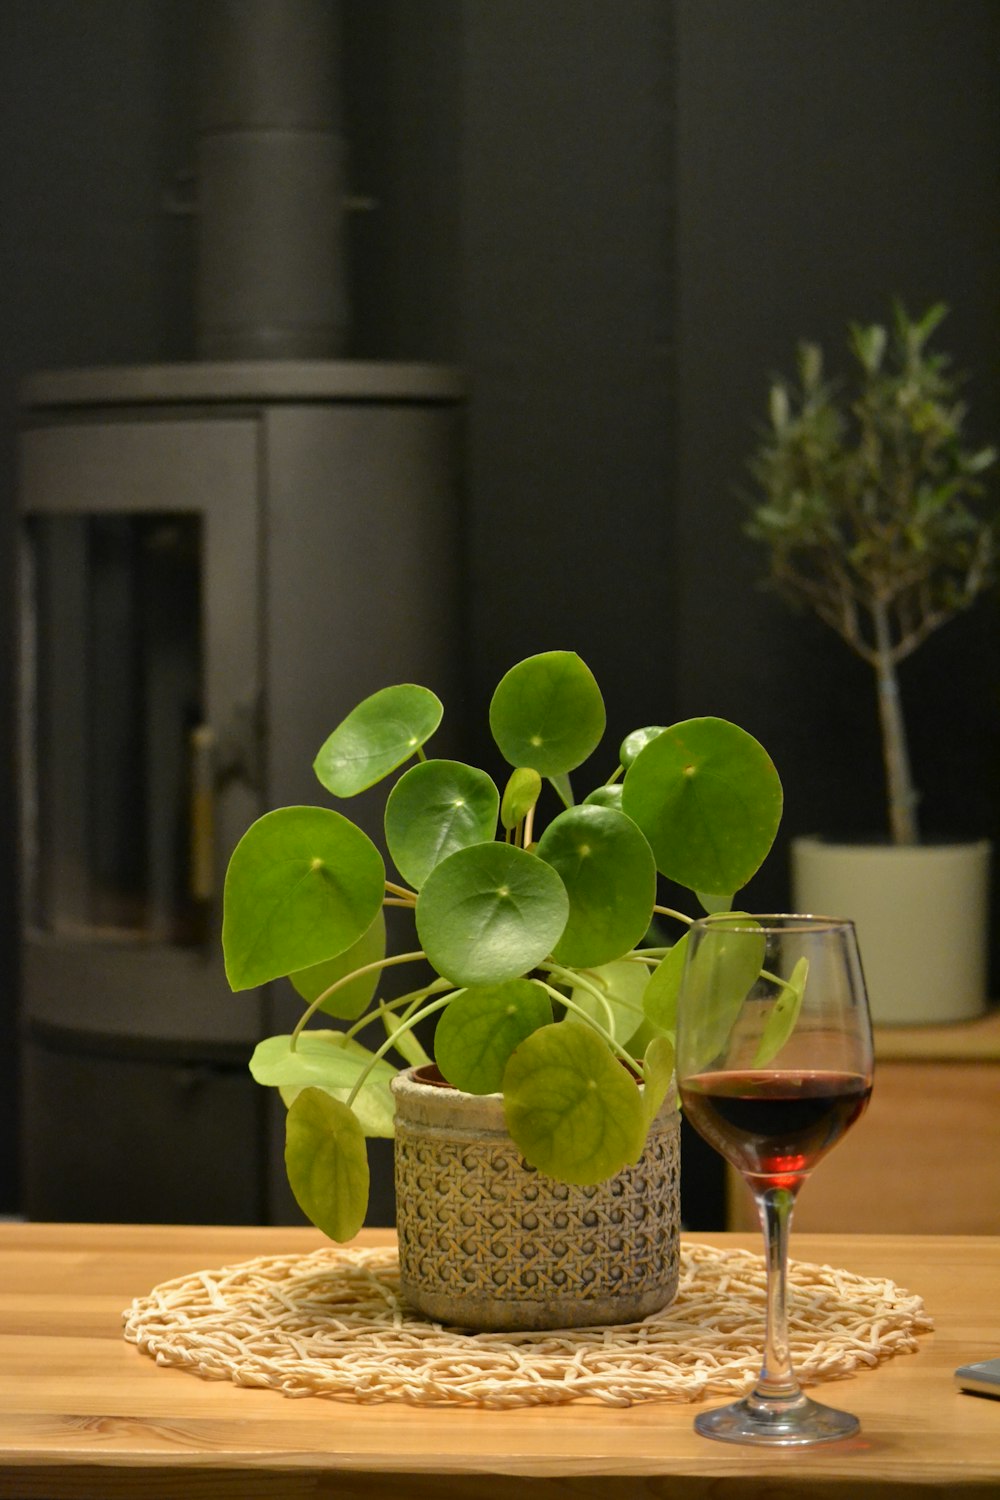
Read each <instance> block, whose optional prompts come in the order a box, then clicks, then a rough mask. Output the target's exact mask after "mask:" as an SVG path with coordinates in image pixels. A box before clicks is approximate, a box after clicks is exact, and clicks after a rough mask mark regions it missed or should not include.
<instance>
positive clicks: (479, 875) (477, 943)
mask: <svg viewBox="0 0 1000 1500" xmlns="http://www.w3.org/2000/svg"><path fill="white" fill-rule="evenodd" d="M568 915H569V897H568V896H567V895H566V889H565V887H564V885H563V883H562V881H561V880H560V879H559V876H558V875H557V874H556V872H555V870H553V869H552V867H551V865H547V864H546V863H545V861H544V860H541V859H538V858H537V857H536V856H535V855H534V854H527V853H526V852H525V851H524V850H523V849H517V848H515V847H514V846H513V845H510V844H497V843H493V844H476V845H475V846H473V847H472V848H470V849H459V850H458V851H457V852H456V853H455V854H451V855H449V856H448V858H447V859H446V860H443V861H442V862H441V864H439V865H438V866H436V868H435V869H433V870H432V871H431V873H430V875H428V877H427V879H426V881H425V882H424V885H423V888H422V889H421V891H420V894H419V896H418V897H417V910H416V919H417V934H418V936H419V938H420V945H421V947H422V948H423V950H424V952H425V953H426V954H427V958H428V960H429V962H430V963H431V964H432V965H433V967H434V968H435V969H436V970H437V972H438V973H439V974H441V975H443V976H444V978H446V979H450V980H451V981H452V983H453V984H456V985H475V984H501V983H502V982H503V981H504V980H505V979H517V978H518V977H519V976H520V975H522V974H526V973H527V972H528V970H529V969H533V968H534V966H535V964H537V963H540V962H541V960H542V959H543V958H547V957H548V955H549V954H550V953H551V952H552V949H553V948H554V947H555V945H556V943H557V942H558V941H559V938H560V936H561V935H562V930H563V928H564V927H565V925H566V918H567V916H568Z"/></svg>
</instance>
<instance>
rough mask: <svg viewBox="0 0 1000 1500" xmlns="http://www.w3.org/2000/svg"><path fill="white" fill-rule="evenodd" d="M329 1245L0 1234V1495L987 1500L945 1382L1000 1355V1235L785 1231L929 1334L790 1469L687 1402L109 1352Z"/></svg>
mask: <svg viewBox="0 0 1000 1500" xmlns="http://www.w3.org/2000/svg"><path fill="white" fill-rule="evenodd" d="M692 1238H694V1239H697V1240H699V1241H702V1242H704V1243H710V1244H723V1245H725V1244H732V1245H750V1246H751V1247H753V1248H756V1238H755V1237H754V1236H748V1235H710V1234H699V1235H696V1236H693V1237H692ZM389 1239H391V1234H390V1233H389V1232H388V1231H378V1230H374V1231H366V1232H365V1233H364V1234H363V1235H362V1236H361V1242H362V1243H371V1244H375V1243H385V1242H386V1241H387V1240H389ZM321 1243H323V1242H322V1239H321V1237H320V1236H319V1235H318V1234H317V1233H316V1232H315V1231H313V1230H309V1229H242V1228H240V1229H237V1228H191V1229H189V1228H183V1227H173V1226H171V1227H158V1226H121V1225H115V1226H102V1225H78V1226H73V1225H57V1224H52V1225H46V1224H2V1225H0V1497H5V1500H13V1497H18V1500H35V1497H40V1496H43V1497H59V1500H62V1497H66V1500H119V1497H123V1496H130V1497H133V1496H134V1497H142V1500H168V1497H169V1500H203V1497H210V1496H224V1497H237V1496H239V1497H243V1500H258V1497H269V1500H270V1497H274V1500H298V1497H305V1496H310V1497H322V1500H326V1497H331V1500H332V1497H334V1496H336V1497H337V1500H361V1497H365V1500H372V1497H376V1496H378V1497H400V1500H402V1497H407V1496H413V1497H417V1500H431V1497H434V1500H451V1497H466V1496H468V1497H473V1496H474V1497H475V1500H500V1497H505V1500H511V1497H517V1500H521V1496H522V1492H523V1496H524V1500H534V1497H537V1500H542V1497H546V1500H548V1497H552V1500H556V1497H559V1500H587V1497H591V1496H605V1497H611V1500H647V1497H648V1500H660V1497H662V1500H675V1497H679V1500H686V1497H695V1496H697V1497H713V1500H716V1497H723V1500H765V1497H766V1500H775V1497H781V1496H792V1497H799V1500H806V1497H819V1500H824V1497H833V1496H837V1497H848V1496H849V1497H852V1500H857V1497H878V1500H890V1497H896V1500H899V1497H900V1496H901V1495H907V1496H919V1497H931V1496H938V1497H940V1496H941V1495H943V1494H944V1493H945V1492H953V1493H955V1494H958V1495H962V1496H965V1495H973V1494H975V1495H981V1496H993V1497H997V1496H1000V1401H998V1400H991V1399H990V1398H988V1397H977V1396H969V1395H963V1394H960V1393H959V1392H958V1391H957V1389H956V1388H955V1386H954V1384H953V1380H952V1372H953V1370H954V1368H955V1366H956V1365H958V1364H960V1363H964V1362H966V1361H969V1360H978V1359H985V1358H987V1357H991V1356H995V1355H1000V1239H997V1238H991V1237H987V1236H975V1237H958V1236H956V1237H944V1236H921V1235H904V1236H899V1237H895V1236H885V1235H881V1236H880V1235H870V1236H851V1235H828V1234H824V1235H808V1234H802V1235H798V1236H795V1235H794V1234H793V1254H794V1255H795V1256H796V1257H797V1258H799V1259H801V1260H809V1261H819V1262H823V1263H829V1264H832V1265H836V1266H842V1267H844V1268H845V1269H848V1270H851V1271H856V1272H859V1273H861V1274H864V1275H885V1276H888V1277H890V1278H891V1279H892V1280H894V1281H895V1282H897V1283H898V1284H899V1285H900V1286H902V1287H905V1288H907V1289H908V1290H910V1291H913V1292H918V1293H919V1294H920V1295H921V1296H922V1297H923V1298H924V1300H925V1303H926V1304H927V1307H928V1310H929V1311H930V1312H931V1314H932V1315H933V1317H934V1319H935V1323H936V1329H935V1332H934V1333H933V1334H929V1335H927V1336H925V1337H923V1338H922V1339H921V1347H920V1351H919V1353H917V1354H914V1355H903V1356H900V1357H897V1358H896V1359H893V1360H890V1361H889V1363H888V1364H886V1365H884V1366H883V1367H882V1368H880V1369H878V1370H874V1371H870V1372H866V1373H864V1374H862V1375H858V1376H856V1377H855V1378H853V1379H850V1380H845V1381H842V1382H838V1383H836V1384H833V1385H827V1386H825V1387H824V1388H823V1393H822V1394H823V1399H826V1400H832V1401H833V1403H834V1404H839V1405H842V1406H845V1407H847V1408H848V1409H849V1410H851V1411H854V1412H856V1413H857V1415H858V1416H859V1417H860V1418H861V1421H862V1428H863V1430H862V1434H861V1436H860V1437H858V1438H856V1439H852V1440H849V1441H846V1442H842V1443H835V1444H830V1445H826V1446H824V1447H819V1448H814V1449H810V1450H800V1451H798V1452H789V1451H785V1452H777V1453H775V1452H771V1453H767V1452H761V1451H759V1450H756V1449H749V1448H746V1447H736V1446H729V1445H727V1444H723V1443H713V1442H710V1441H706V1440H705V1439H702V1438H699V1437H697V1436H696V1435H695V1434H694V1432H693V1431H692V1428H691V1421H692V1417H693V1415H694V1413H695V1411H697V1410H698V1408H697V1407H695V1406H672V1405H667V1404H662V1403H652V1402H651V1403H644V1404H641V1405H636V1406H633V1407H629V1408H624V1409H619V1408H608V1407H604V1406H599V1405H594V1404H582V1403H581V1404H577V1405H573V1406H566V1407H548V1408H531V1409H525V1410H518V1411H499V1412H494V1411H478V1410H472V1411H470V1410H465V1409H457V1408H447V1407H443V1408H441V1409H428V1408H425V1407H422V1408H416V1407H406V1406H400V1405H361V1404H357V1405H355V1404H354V1403H351V1402H333V1401H324V1400H319V1399H315V1398H306V1399H303V1400H289V1399H288V1398H286V1397H284V1396H281V1395H279V1394H277V1393H276V1392H273V1391H266V1390H246V1389H240V1388H238V1387H236V1386H232V1385H230V1384H228V1383H226V1382H209V1381H204V1380H201V1379H199V1378H198V1377H196V1376H194V1375H190V1374H187V1373H185V1372H183V1371H180V1370H175V1369H165V1368H160V1367H158V1366H157V1365H156V1364H155V1363H154V1362H153V1361H152V1360H151V1359H149V1358H147V1357H146V1356H145V1355H142V1354H140V1353H139V1352H138V1350H137V1349H135V1348H134V1347H133V1346H132V1345H130V1344H126V1343H125V1341H124V1340H123V1338H122V1333H121V1325H122V1312H123V1310H124V1309H125V1308H126V1307H127V1306H128V1304H129V1303H130V1302H131V1300H132V1298H133V1297H135V1296H137V1295H142V1294H143V1293H145V1292H147V1291H149V1290H150V1289H151V1288H152V1287H153V1286H155V1285H157V1284H158V1283H159V1282H161V1281H165V1280H168V1279H170V1278H172V1277H174V1276H180V1275H184V1274H186V1273H188V1272H191V1271H196V1270H200V1269H209V1268H215V1267H219V1266H224V1265H228V1264H232V1263H234V1262H238V1261H242V1260H248V1259H251V1258H253V1257H255V1256H258V1255H269V1254H285V1253H295V1252H300V1251H301V1252H306V1251H308V1250H311V1249H314V1248H316V1247H317V1246H318V1245H320V1244H321ZM716 1404H717V1403H716Z"/></svg>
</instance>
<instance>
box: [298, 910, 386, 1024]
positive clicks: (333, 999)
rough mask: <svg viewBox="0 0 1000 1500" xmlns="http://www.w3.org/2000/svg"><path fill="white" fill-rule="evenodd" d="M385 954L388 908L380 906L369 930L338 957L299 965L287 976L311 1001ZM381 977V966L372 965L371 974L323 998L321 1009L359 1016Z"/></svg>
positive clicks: (351, 1017)
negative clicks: (302, 965)
mask: <svg viewBox="0 0 1000 1500" xmlns="http://www.w3.org/2000/svg"><path fill="white" fill-rule="evenodd" d="M384 957H385V912H384V911H383V910H382V908H381V907H379V910H378V915H377V916H376V918H375V920H374V922H373V923H372V925H371V926H370V927H369V929H368V931H367V932H365V933H362V935H361V937H359V938H358V941H357V942H356V943H352V944H351V946H350V947H349V948H346V949H345V950H344V952H343V953H341V954H338V956H337V957H336V958H328V959H327V960H326V961H325V963H321V964H313V965H312V966H311V968H308V969H299V970H298V972H297V973H295V974H289V976H288V977H289V979H290V980H291V981H292V984H293V985H294V986H295V989H296V990H297V992H298V993H299V994H300V995H301V996H302V998H303V1000H305V1001H306V1002H307V1004H309V1005H311V1004H312V1002H313V1001H314V1000H316V999H318V998H319V996H320V995H322V994H323V992H324V990H328V989H329V988H330V986H331V985H333V984H336V983H337V981H338V980H340V979H345V978H346V977H347V975H348V974H353V973H354V971H355V969H361V968H364V967H365V966H366V965H368V964H374V963H378V961H379V959H381V958H384ZM378 980H379V970H378V969H373V970H372V972H371V973H370V974H361V975H359V976H358V978H357V979H350V980H348V982H347V983H346V984H342V985H341V986H340V988H339V989H336V990H334V992H333V994H332V995H331V996H330V998H329V999H328V1000H324V1001H323V1004H322V1005H321V1006H320V1010H321V1011H323V1012H325V1014H326V1015H328V1016H336V1017H337V1018H338V1020H341V1021H355V1020H357V1018H358V1016H360V1015H362V1014H363V1013H364V1010H365V1007H366V1006H367V1005H368V1002H369V1001H370V1000H371V998H372V996H373V995H374V993H375V989H376V986H377V984H378Z"/></svg>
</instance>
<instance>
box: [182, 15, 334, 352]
mask: <svg viewBox="0 0 1000 1500" xmlns="http://www.w3.org/2000/svg"><path fill="white" fill-rule="evenodd" d="M201 19H202V25H201V39H200V40H201V68H202V73H201V92H200V120H199V136H198V156H197V205H198V225H199V229H198V258H197V266H198V269H197V287H196V340H197V352H198V356H199V358H201V359H210V360H243V359H251V360H252V359H329V358H336V357H338V356H339V355H341V354H342V353H343V349H344V342H345V337H346V323H347V316H346V305H345V304H346V295H345V290H344V279H345V278H344V264H343V262H344V251H343V214H344V182H343V147H342V141H341V137H340V135H339V133H338V130H339V123H340V122H339V118H338V114H339V109H338V89H337V73H338V66H337V65H338V60H339V58H338V54H339V41H340V38H339V28H338V25H337V19H338V17H337V0H202V18H201Z"/></svg>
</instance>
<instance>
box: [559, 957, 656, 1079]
mask: <svg viewBox="0 0 1000 1500" xmlns="http://www.w3.org/2000/svg"><path fill="white" fill-rule="evenodd" d="M544 967H545V968H546V969H547V970H548V972H549V973H550V974H551V975H552V977H553V978H554V979H561V980H562V982H563V983H564V984H573V985H578V986H579V988H580V989H582V990H588V991H589V992H590V994H592V995H593V996H594V998H595V999H597V1000H600V1001H601V1003H602V1004H604V1005H606V1004H607V1000H606V999H605V997H604V995H602V994H601V992H600V990H599V989H598V988H597V986H596V985H594V984H591V983H590V981H589V980H588V979H585V978H584V976H583V975H582V974H579V973H577V972H576V970H573V969H561V968H560V967H559V965H558V964H545V965H544ZM538 982H539V984H540V985H541V986H542V988H543V989H544V990H547V991H548V993H549V994H550V995H551V996H552V998H553V1000H558V1001H559V1004H560V1005H562V1006H564V1007H565V1009H566V1010H571V1011H572V1012H573V1014H574V1015H575V1016H579V1017H580V1019H581V1021H586V1023H587V1025H588V1026H592V1027H593V1028H594V1030H595V1031H596V1032H597V1034H598V1036H601V1037H603V1038H604V1040H605V1041H606V1042H607V1044H608V1046H609V1047H610V1048H611V1050H612V1052H616V1053H617V1054H618V1056H619V1057H620V1058H622V1059H623V1061H625V1062H627V1063H628V1065H629V1067H630V1068H633V1069H634V1070H635V1072H636V1073H637V1074H639V1075H641V1074H642V1068H641V1067H640V1066H639V1064H638V1063H637V1062H636V1060H635V1058H634V1057H633V1056H632V1054H631V1052H626V1051H625V1048H624V1047H622V1046H621V1045H620V1043H618V1042H616V1041H615V1039H614V1037H613V1036H612V1035H611V1032H610V1031H608V1030H606V1029H605V1027H603V1026H602V1025H601V1023H600V1022H599V1021H595V1020H594V1018H593V1016H588V1014H587V1012H586V1011H585V1010H584V1008H583V1006H582V1005H577V1003H576V1001H575V1000H573V999H571V998H570V996H569V995H564V994H563V992H562V990H557V989H556V988H555V986H554V985H551V984H546V983H545V981H544V980H543V979H540V980H539V981H538Z"/></svg>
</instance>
